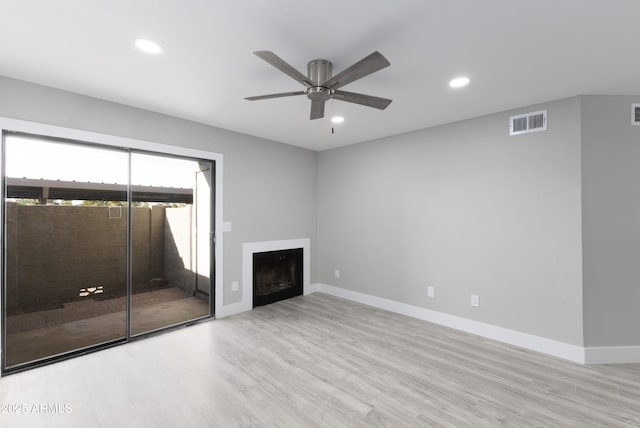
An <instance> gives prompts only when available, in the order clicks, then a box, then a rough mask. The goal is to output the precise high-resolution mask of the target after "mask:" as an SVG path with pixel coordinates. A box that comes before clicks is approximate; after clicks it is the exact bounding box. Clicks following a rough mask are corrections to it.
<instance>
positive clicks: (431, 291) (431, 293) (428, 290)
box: [427, 287, 435, 297]
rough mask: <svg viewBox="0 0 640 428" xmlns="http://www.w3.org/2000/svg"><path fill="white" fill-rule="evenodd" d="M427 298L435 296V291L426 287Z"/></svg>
mask: <svg viewBox="0 0 640 428" xmlns="http://www.w3.org/2000/svg"><path fill="white" fill-rule="evenodd" d="M427 296H428V297H434V296H435V289H434V288H433V287H427Z"/></svg>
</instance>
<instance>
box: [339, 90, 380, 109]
mask: <svg viewBox="0 0 640 428" xmlns="http://www.w3.org/2000/svg"><path fill="white" fill-rule="evenodd" d="M331 98H334V99H336V100H339V101H346V102H348V103H354V104H361V105H363V106H367V107H373V108H377V109H380V110H384V109H386V108H387V106H389V104H391V100H389V99H387V98H380V97H374V96H373V95H364V94H356V93H355V92H347V91H335V93H334V94H333V95H331Z"/></svg>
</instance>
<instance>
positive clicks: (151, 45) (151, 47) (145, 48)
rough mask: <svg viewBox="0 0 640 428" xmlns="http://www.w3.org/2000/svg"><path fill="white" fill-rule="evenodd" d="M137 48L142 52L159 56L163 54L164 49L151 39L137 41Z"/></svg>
mask: <svg viewBox="0 0 640 428" xmlns="http://www.w3.org/2000/svg"><path fill="white" fill-rule="evenodd" d="M136 46H137V48H138V49H140V50H141V51H142V52H146V53H148V54H152V55H158V54H161V53H162V47H161V46H160V45H159V44H157V43H156V42H153V41H151V40H149V39H137V40H136Z"/></svg>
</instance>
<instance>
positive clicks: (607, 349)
mask: <svg viewBox="0 0 640 428" xmlns="http://www.w3.org/2000/svg"><path fill="white" fill-rule="evenodd" d="M584 349H585V360H586V361H585V363H586V364H637V363H640V346H599V347H588V348H584Z"/></svg>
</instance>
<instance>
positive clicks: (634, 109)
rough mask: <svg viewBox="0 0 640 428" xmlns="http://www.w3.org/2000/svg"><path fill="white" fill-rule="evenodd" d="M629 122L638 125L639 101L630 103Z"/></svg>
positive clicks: (639, 119)
mask: <svg viewBox="0 0 640 428" xmlns="http://www.w3.org/2000/svg"><path fill="white" fill-rule="evenodd" d="M631 124H632V125H637V126H640V103H638V104H631Z"/></svg>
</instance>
